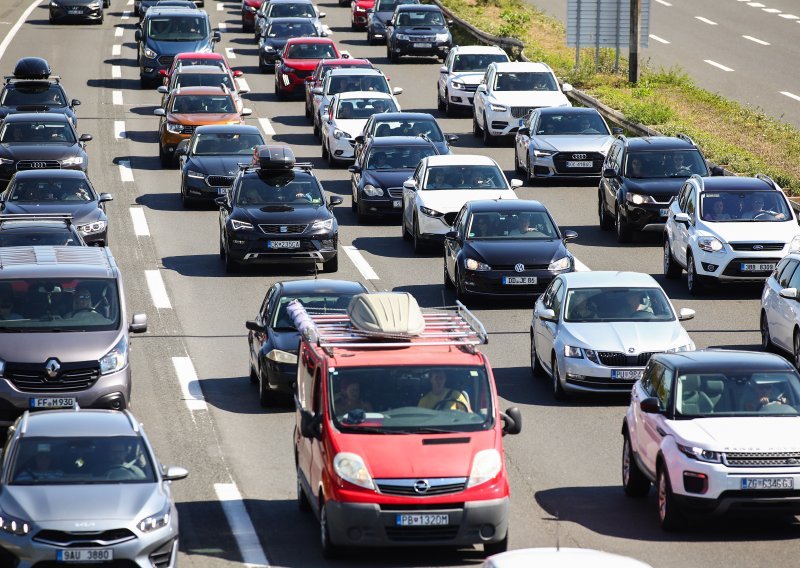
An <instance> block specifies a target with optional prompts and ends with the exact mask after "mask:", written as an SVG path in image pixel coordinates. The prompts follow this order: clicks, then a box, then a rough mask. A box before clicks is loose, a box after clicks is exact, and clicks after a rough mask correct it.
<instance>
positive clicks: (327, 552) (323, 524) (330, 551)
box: [319, 502, 341, 560]
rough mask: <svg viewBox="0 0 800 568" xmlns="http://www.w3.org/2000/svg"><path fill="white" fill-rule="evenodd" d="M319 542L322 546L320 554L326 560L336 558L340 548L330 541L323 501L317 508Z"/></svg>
mask: <svg viewBox="0 0 800 568" xmlns="http://www.w3.org/2000/svg"><path fill="white" fill-rule="evenodd" d="M319 544H320V547H321V548H322V556H323V557H324V558H326V559H328V560H333V559H335V558H338V557H339V555H340V554H341V549H340V548H339V547H338V546H336V545H335V544H333V543H332V542H331V532H330V528H328V513H327V510H326V507H325V503H324V502H323V503H321V504H320V509H319Z"/></svg>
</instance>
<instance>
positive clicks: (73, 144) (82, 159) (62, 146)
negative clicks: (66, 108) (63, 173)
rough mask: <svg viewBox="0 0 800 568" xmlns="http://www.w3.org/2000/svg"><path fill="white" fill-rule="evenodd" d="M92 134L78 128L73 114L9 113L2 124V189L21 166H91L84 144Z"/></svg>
mask: <svg viewBox="0 0 800 568" xmlns="http://www.w3.org/2000/svg"><path fill="white" fill-rule="evenodd" d="M91 139H92V137H91V135H89V134H81V136H80V138H79V137H78V134H77V133H76V132H75V127H74V126H72V123H71V122H70V120H69V118H67V116H66V115H64V114H60V113H58V114H57V113H51V112H48V113H44V112H43V113H21V114H12V115H9V116H7V117H6V118H5V120H3V122H2V126H0V190H2V189H5V187H6V186H7V185H8V182H9V180H10V179H11V176H12V175H14V173H15V172H17V171H21V170H37V169H70V170H83V171H84V172H85V171H86V170H87V169H88V167H89V156H88V155H87V154H86V150H85V149H84V144H85V143H86V142H88V141H89V140H91Z"/></svg>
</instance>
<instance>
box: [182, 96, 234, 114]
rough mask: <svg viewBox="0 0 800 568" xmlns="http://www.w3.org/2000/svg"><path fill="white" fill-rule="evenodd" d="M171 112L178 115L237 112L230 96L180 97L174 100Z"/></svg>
mask: <svg viewBox="0 0 800 568" xmlns="http://www.w3.org/2000/svg"><path fill="white" fill-rule="evenodd" d="M171 112H174V113H178V114H204V113H209V114H211V113H226V114H232V113H235V112H236V105H235V104H234V102H233V98H231V96H230V95H179V96H176V97H175V98H174V99H173V100H172V109H171Z"/></svg>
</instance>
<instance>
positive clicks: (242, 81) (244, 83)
mask: <svg viewBox="0 0 800 568" xmlns="http://www.w3.org/2000/svg"><path fill="white" fill-rule="evenodd" d="M236 83H237V84H238V85H239V88H240V89H244V90H245V91H249V90H250V85H249V84H248V83H247V79H245V78H244V77H239V78H238V79H236Z"/></svg>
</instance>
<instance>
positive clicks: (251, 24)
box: [242, 0, 264, 32]
mask: <svg viewBox="0 0 800 568" xmlns="http://www.w3.org/2000/svg"><path fill="white" fill-rule="evenodd" d="M263 3H264V0H242V31H243V32H252V31H253V30H254V29H255V25H256V12H258V9H259V8H261V5H262V4H263Z"/></svg>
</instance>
